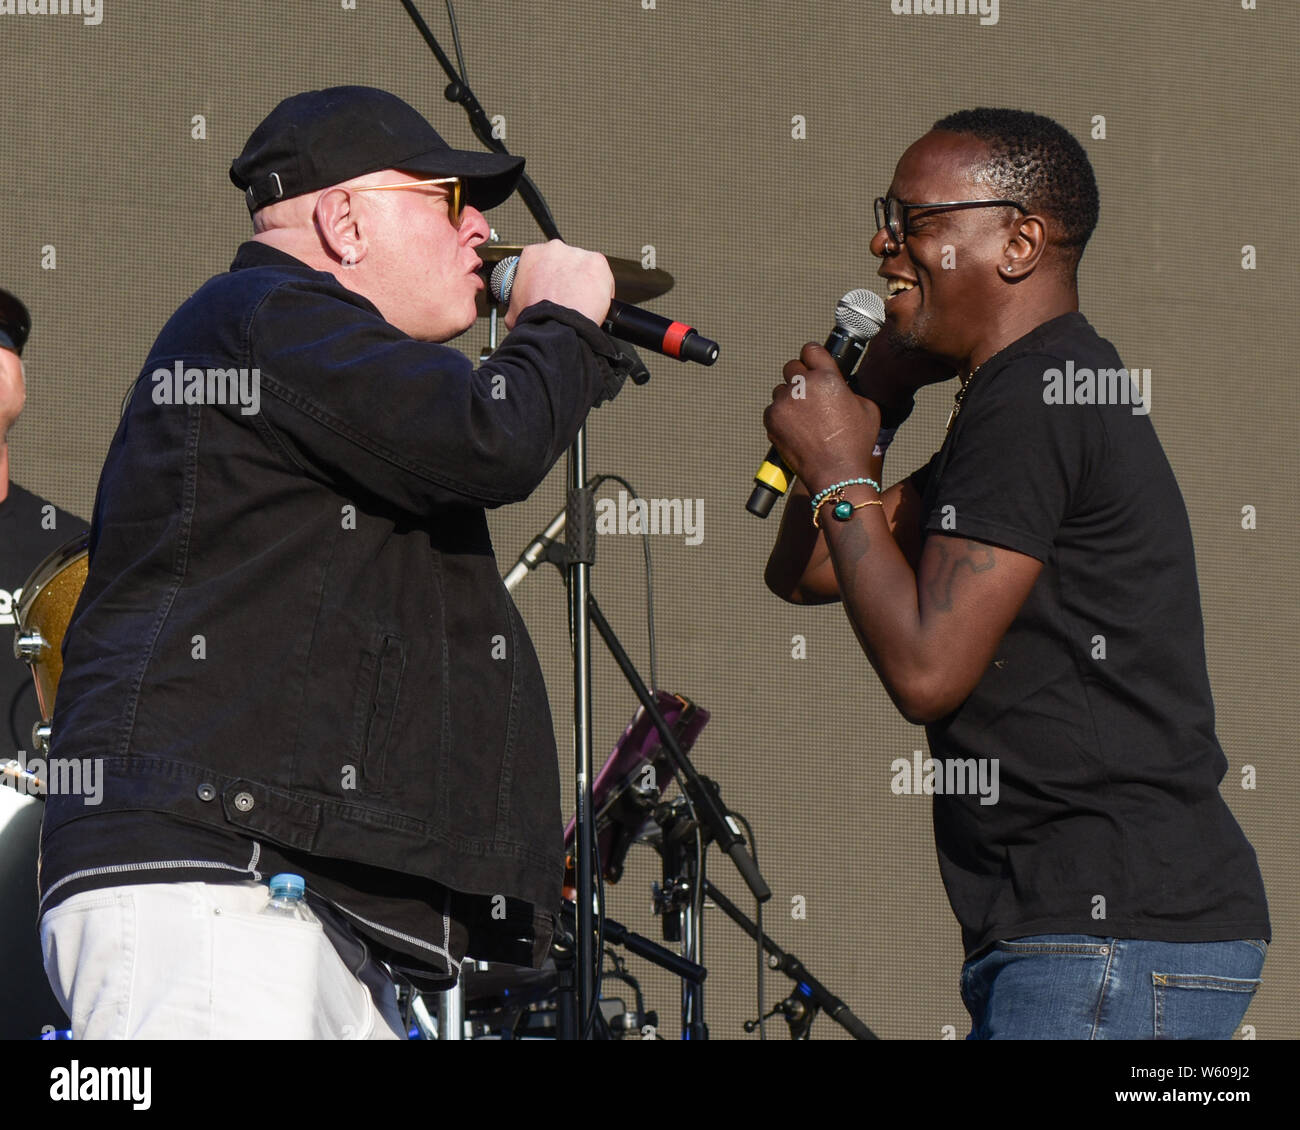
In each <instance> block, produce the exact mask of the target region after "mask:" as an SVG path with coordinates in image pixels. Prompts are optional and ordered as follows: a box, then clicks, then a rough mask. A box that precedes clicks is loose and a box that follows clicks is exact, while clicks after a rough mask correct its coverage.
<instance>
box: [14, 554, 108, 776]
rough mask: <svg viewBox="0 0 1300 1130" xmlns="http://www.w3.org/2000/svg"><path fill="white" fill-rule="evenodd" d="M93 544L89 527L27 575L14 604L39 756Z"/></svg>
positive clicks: (46, 741) (17, 653)
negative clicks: (32, 692) (32, 690)
mask: <svg viewBox="0 0 1300 1130" xmlns="http://www.w3.org/2000/svg"><path fill="white" fill-rule="evenodd" d="M89 545H90V531H89V530H86V531H83V532H82V533H79V534H78V535H77V536H76V537H74V538H73V539H71V540H70V541H67V542H65V543H64V544H63V545H61V546H59V548H58V549H56V550H55V551H54V552H53V553H51V554H50V555H49V556H48V557H46V558H45V560H43V561H42V562H41V563H40V564H39V565H37V566H36V568H35V569H33V570H32V572H31V575H30V576H29V577H28V578H27V581H26V583H25V584H24V585H23V587H22V589H21V592H22V596H21V597H19V600H18V606H17V608H16V609H15V612H16V615H15V623H16V625H17V626H16V627H15V628H14V657H15V658H17V659H21V660H22V661H23V662H24V663H26V664H27V666H28V668H29V669H30V670H31V673H32V680H33V681H34V682H35V684H36V702H37V705H38V706H39V707H40V711H41V717H40V720H39V721H38V722H37V723H36V724H35V725H34V726H33V727H32V749H33V751H34V752H35V753H37V754H39V755H40V756H41V757H48V756H49V752H50V739H51V731H50V726H51V723H52V721H53V718H54V698H55V694H56V693H57V691H58V688H59V680H60V678H61V677H62V675H63V639H64V636H65V635H66V634H67V631H68V625H69V624H71V622H72V613H73V610H74V609H75V608H76V606H77V601H78V599H80V597H81V590H82V588H83V587H84V586H85V583H86V571H87V568H88V566H89V558H88V549H89Z"/></svg>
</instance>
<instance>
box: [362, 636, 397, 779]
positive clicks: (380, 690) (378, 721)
mask: <svg viewBox="0 0 1300 1130" xmlns="http://www.w3.org/2000/svg"><path fill="white" fill-rule="evenodd" d="M405 669H406V649H405V648H404V647H403V645H402V638H401V637H400V636H396V635H388V634H385V635H380V636H377V637H376V639H375V641H374V642H373V644H372V646H371V647H370V648H367V649H366V650H365V651H363V652H362V653H361V663H360V666H359V668H358V671H357V685H356V698H355V705H354V708H353V712H352V741H351V748H352V750H353V752H354V754H355V756H356V757H357V758H358V759H359V760H360V763H361V779H362V782H363V783H364V785H365V786H366V789H367V791H381V790H382V789H383V788H384V770H385V762H386V761H387V757H388V749H389V746H390V745H391V742H392V736H393V727H394V723H395V720H396V717H397V703H398V698H399V696H400V694H401V686H402V674H403V672H404V671H405Z"/></svg>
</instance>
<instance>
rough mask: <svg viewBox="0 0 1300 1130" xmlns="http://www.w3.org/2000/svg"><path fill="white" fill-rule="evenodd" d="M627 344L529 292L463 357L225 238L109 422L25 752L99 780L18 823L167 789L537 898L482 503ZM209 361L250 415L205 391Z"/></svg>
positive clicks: (528, 699)
mask: <svg viewBox="0 0 1300 1130" xmlns="http://www.w3.org/2000/svg"><path fill="white" fill-rule="evenodd" d="M177 362H180V367H181V371H182V374H183V378H182V380H181V382H179V383H178V382H177V381H176V380H175V379H174V375H175V371H176V364H177ZM631 364H632V362H631V360H630V359H629V358H627V357H626V356H624V355H623V354H622V353H621V352H620V350H619V349H618V347H617V346H616V345H615V344H614V343H613V342H612V341H611V340H610V339H609V338H608V337H606V336H605V335H604V334H603V333H602V332H601V331H600V329H599V328H598V327H597V326H596V325H595V324H594V323H593V322H591V321H590V320H588V319H587V318H585V317H583V316H582V315H580V314H578V313H576V312H575V311H573V310H569V309H566V308H564V307H560V306H556V305H553V304H551V303H539V304H537V305H535V306H532V307H530V308H528V309H527V310H525V311H524V312H523V314H522V315H521V317H520V318H519V321H518V324H517V325H516V327H515V329H514V330H513V331H512V332H511V333H510V334H509V335H508V336H507V337H506V338H505V340H504V342H503V344H502V345H501V347H500V348H499V349H498V350H497V352H496V353H494V354H493V356H492V357H491V359H490V360H489V361H488V362H486V363H485V364H484V365H483V366H482V367H481V368H479V369H477V370H476V369H475V368H474V367H473V365H472V364H471V363H470V362H469V361H468V360H467V359H466V358H465V357H464V356H463V355H462V354H460V353H459V352H457V351H456V350H454V349H451V348H449V347H447V346H444V345H437V344H431V343H427V342H420V341H415V340H413V339H412V338H410V337H408V336H407V335H405V334H404V333H402V332H401V331H400V330H398V329H396V328H395V327H393V326H392V325H390V324H389V323H387V322H386V321H385V320H384V319H383V317H382V316H381V315H380V313H379V311H378V310H377V309H376V308H375V307H374V306H373V305H372V304H371V303H370V302H368V301H367V300H366V299H365V298H362V297H361V296H359V295H357V294H355V293H353V292H352V291H350V290H348V289H346V288H345V287H343V286H341V285H340V284H339V283H338V282H337V281H336V280H335V279H334V278H333V277H331V276H330V275H328V274H323V273H319V272H316V271H314V270H312V269H311V268H309V267H307V266H306V265H304V264H303V263H301V262H299V261H298V260H296V259H293V258H292V257H290V256H288V255H285V254H283V253H281V252H278V251H276V250H273V249H271V248H268V247H266V246H263V245H261V244H258V243H246V244H244V245H243V247H241V248H240V251H239V253H238V255H237V257H236V259H235V261H234V263H233V264H232V267H231V271H230V273H228V274H224V275H220V276H217V277H216V278H213V279H211V280H209V282H207V283H206V284H205V285H204V286H203V287H202V288H201V289H200V290H199V291H198V292H197V293H196V294H195V295H193V296H192V297H191V298H190V299H189V300H188V301H187V302H185V303H184V304H183V305H182V306H181V307H180V309H179V310H178V311H177V312H176V313H175V315H173V317H172V318H171V320H170V321H169V322H168V323H167V325H166V326H165V327H164V329H163V331H162V333H161V334H160V335H159V337H158V340H157V342H156V344H155V345H154V347H153V350H152V352H151V353H150V355H149V359H148V360H147V361H146V362H145V366H144V369H143V372H142V373H141V376H140V378H139V380H138V382H137V384H136V386H135V389H134V392H133V394H132V395H131V397H130V400H129V404H128V405H127V407H126V410H125V412H124V415H123V418H122V421H121V424H120V426H119V427H118V430H117V434H116V435H115V436H114V438H113V442H112V445H111V447H110V449H109V452H108V457H107V460H106V462H105V465H104V469H103V473H102V475H101V478H100V482H99V490H98V495H97V498H96V502H95V510H94V519H93V526H92V535H91V543H90V572H89V577H88V579H87V581H86V585H85V588H84V590H83V592H82V595H81V599H80V601H79V603H78V605H77V607H76V610H75V612H74V614H73V620H72V624H71V627H70V630H69V632H68V636H67V640H66V643H65V647H64V661H65V667H64V672H63V677H62V682H61V684H60V687H59V693H58V704H57V709H56V713H55V718H54V739H53V749H52V752H51V756H52V757H54V758H103V759H104V778H105V785H104V789H103V798H102V803H101V804H100V805H98V806H87V805H85V804H83V803H82V798H80V797H75V796H50V797H49V798H48V800H47V808H46V814H45V830H44V834H45V835H46V836H49V835H51V834H52V833H53V832H54V831H56V830H58V829H60V828H62V827H65V826H67V825H69V824H72V823H73V822H75V821H82V820H93V819H94V818H95V816H96V815H97V814H99V813H107V812H123V811H132V810H135V811H156V812H167V813H170V814H172V815H174V816H179V817H181V818H183V819H186V820H191V821H197V822H199V823H200V824H206V825H213V826H216V827H221V828H225V829H227V830H234V831H238V832H241V833H243V834H246V835H247V836H248V837H249V838H250V839H257V840H269V841H272V842H274V843H277V844H281V845H284V846H285V847H288V848H293V849H297V850H300V851H307V852H311V853H314V854H316V855H320V856H327V857H332V858H337V859H344V860H351V861H356V862H359V863H364V864H371V865H375V866H379V867H384V868H389V869H392V870H396V871H401V872H406V873H409V874H413V875H422V876H426V877H429V878H434V879H436V880H437V881H439V882H441V883H444V884H446V885H447V886H450V887H454V888H456V889H458V890H462V891H466V892H472V893H478V894H498V893H499V894H504V895H506V896H508V897H513V898H520V899H525V900H527V901H529V902H531V903H533V904H534V905H537V906H541V907H547V908H551V907H554V906H556V905H557V903H558V898H559V888H560V881H561V867H562V860H561V833H562V826H561V814H560V808H559V780H558V772H557V757H556V748H555V739H554V735H553V732H552V728H551V718H550V711H549V707H548V703H547V699H546V692H545V687H544V685H543V682H542V676H541V672H540V669H539V667H538V663H537V658H536V655H535V653H534V651H533V648H532V644H531V643H530V641H529V638H528V634H527V632H526V631H525V629H524V625H523V622H522V621H521V619H520V617H519V615H518V613H517V611H516V610H515V607H514V603H513V602H512V601H511V599H510V597H509V595H508V594H507V593H506V591H505V588H504V586H503V585H502V583H501V580H500V577H499V574H498V570H497V565H496V561H495V559H494V557H493V553H492V545H491V543H490V541H489V538H488V528H487V522H486V516H485V510H484V508H485V507H491V506H498V505H501V504H503V503H509V502H515V501H517V500H520V499H523V498H525V497H526V496H527V495H528V494H529V493H530V492H531V491H532V490H533V489H534V488H535V487H536V486H537V485H538V483H540V482H541V480H542V479H543V477H544V476H545V475H546V473H547V471H548V469H549V468H550V467H551V466H552V464H553V463H554V462H555V460H556V459H557V458H558V456H559V455H560V454H561V453H562V452H563V451H564V450H565V448H566V447H567V446H568V445H569V444H570V443H571V442H572V440H573V438H574V436H575V434H576V432H577V430H578V428H579V426H580V425H581V423H582V421H583V419H584V417H585V416H586V414H587V411H588V410H589V408H590V407H591V406H592V405H594V404H596V403H599V402H600V401H601V400H603V399H607V398H609V397H612V396H613V395H614V394H615V393H617V391H618V389H619V387H620V385H621V384H622V380H623V377H624V375H625V373H626V372H627V371H628V369H629V368H630V366H631ZM232 367H234V368H238V369H247V370H248V371H249V372H248V374H246V375H245V380H244V388H245V390H247V389H250V388H251V387H252V384H251V382H252V380H253V379H254V378H253V376H252V373H253V371H254V370H256V378H255V379H256V381H257V388H258V400H259V403H258V405H257V411H256V412H251V411H248V410H247V409H248V408H249V407H250V403H251V402H250V400H249V399H245V401H244V402H243V403H242V404H241V403H226V404H219V403H214V402H213V401H216V400H219V399H221V398H222V396H223V393H222V392H221V387H220V386H221V384H222V382H223V381H225V380H226V378H225V377H218V378H217V380H216V383H214V382H213V381H210V380H208V379H207V378H206V373H207V370H209V369H222V370H226V369H230V368H232ZM189 369H201V370H203V371H204V373H205V378H204V381H203V383H202V385H199V383H198V382H197V381H193V380H191V377H190V375H189V374H188V373H186V370H189ZM159 370H165V371H167V372H168V373H170V374H172V377H173V379H171V380H168V379H164V376H165V374H160V373H159ZM233 387H234V385H233V384H232V383H228V384H226V385H225V388H226V390H227V391H226V393H225V394H224V395H225V398H226V399H227V400H231V399H234V396H235V394H234V393H233V392H231V391H230V390H231V389H233ZM178 390H179V391H180V392H181V393H182V396H181V399H182V400H193V401H200V400H206V401H207V402H206V403H199V402H195V403H167V402H166V401H167V400H168V399H175V396H174V394H175V393H176V392H177V391H178Z"/></svg>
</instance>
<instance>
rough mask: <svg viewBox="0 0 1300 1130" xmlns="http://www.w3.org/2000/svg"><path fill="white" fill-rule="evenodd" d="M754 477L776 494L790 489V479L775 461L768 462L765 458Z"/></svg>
mask: <svg viewBox="0 0 1300 1130" xmlns="http://www.w3.org/2000/svg"><path fill="white" fill-rule="evenodd" d="M754 479H755V481H756V482H760V483H763V484H764V485H765V486H769V487H771V488H772V489H773V490H774V491H776V493H777V494H785V492H786V491H788V490H789V489H790V480H789V479H788V478H787V477H786V473H785V472H784V471H783V470H781V468H780V467H778V466H777V465H776V464H775V463H769V462H767V460H764V461H763V465H762V466H761V467H760V468H759V469H758V474H756V475H755V476H754Z"/></svg>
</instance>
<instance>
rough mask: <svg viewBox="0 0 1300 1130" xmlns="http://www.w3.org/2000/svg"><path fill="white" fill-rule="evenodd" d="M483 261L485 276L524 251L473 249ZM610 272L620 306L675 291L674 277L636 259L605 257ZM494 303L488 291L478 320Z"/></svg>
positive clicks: (494, 246)
mask: <svg viewBox="0 0 1300 1130" xmlns="http://www.w3.org/2000/svg"><path fill="white" fill-rule="evenodd" d="M474 250H475V252H477V254H478V257H479V258H480V259H482V260H483V265H484V268H485V273H486V274H491V268H492V267H493V266H495V265H496V264H497V263H499V262H501V260H502V259H506V258H508V257H509V256H511V255H519V254H521V253H522V252H523V248H522V247H520V246H518V245H516V244H509V243H485V244H483V245H482V246H480V247H476V248H474ZM605 258H606V259H607V260H608V261H609V267H610V270H611V271H613V272H614V297H615V298H617V299H618V300H619V301H620V302H632V303H636V302H647V301H649V300H650V299H651V298H658V297H659V296H660V295H661V294H667V293H668V292H669V291H670V290H672V288H673V276H672V275H670V274H669V273H668V272H667V271H661V270H659V268H657V267H652V268H649V269H647V268H645V267H643V266H641V264H640V263H639V262H638V261H637V260H636V259H616V258H614V257H613V256H612V255H606V256H605ZM493 305H494V303H493V302H492V296H491V294H489V293H488V292H487V291H486V290H485V291H483V293H482V294H480V295H479V296H478V312H479V317H480V318H482V317H486V316H487V314H488V312H489V311H490V310H491V309H492V306H493Z"/></svg>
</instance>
